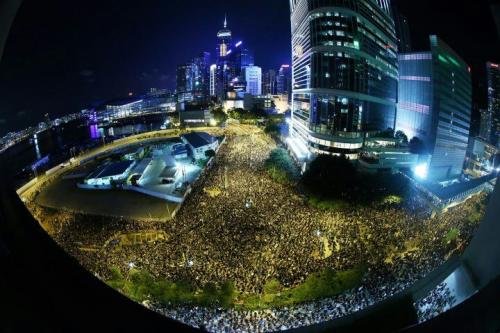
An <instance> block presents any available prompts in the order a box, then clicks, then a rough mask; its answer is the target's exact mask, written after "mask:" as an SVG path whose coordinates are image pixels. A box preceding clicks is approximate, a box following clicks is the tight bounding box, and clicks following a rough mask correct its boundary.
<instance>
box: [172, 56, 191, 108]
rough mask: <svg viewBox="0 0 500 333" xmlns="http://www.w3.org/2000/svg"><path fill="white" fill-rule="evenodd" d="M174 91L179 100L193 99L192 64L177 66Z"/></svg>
mask: <svg viewBox="0 0 500 333" xmlns="http://www.w3.org/2000/svg"><path fill="white" fill-rule="evenodd" d="M176 83H177V84H176V93H177V98H178V101H179V102H184V101H192V100H193V99H194V96H193V90H194V65H193V64H192V63H187V64H183V65H179V66H177V76H176Z"/></svg>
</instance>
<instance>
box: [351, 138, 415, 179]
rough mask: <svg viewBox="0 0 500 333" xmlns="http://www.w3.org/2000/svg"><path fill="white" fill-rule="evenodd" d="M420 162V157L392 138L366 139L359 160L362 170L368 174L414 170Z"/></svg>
mask: <svg viewBox="0 0 500 333" xmlns="http://www.w3.org/2000/svg"><path fill="white" fill-rule="evenodd" d="M418 162H419V155H417V154H412V153H411V152H410V150H409V148H408V146H405V145H401V144H399V142H398V140H397V139H392V138H369V139H366V141H365V145H364V147H363V149H362V150H361V153H360V155H359V159H358V163H359V167H360V169H361V170H363V171H368V172H379V171H390V172H397V171H399V170H401V169H413V168H414V167H415V166H416V165H417V164H418Z"/></svg>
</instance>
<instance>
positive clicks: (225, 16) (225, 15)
mask: <svg viewBox="0 0 500 333" xmlns="http://www.w3.org/2000/svg"><path fill="white" fill-rule="evenodd" d="M226 28H227V13H226V14H224V29H226Z"/></svg>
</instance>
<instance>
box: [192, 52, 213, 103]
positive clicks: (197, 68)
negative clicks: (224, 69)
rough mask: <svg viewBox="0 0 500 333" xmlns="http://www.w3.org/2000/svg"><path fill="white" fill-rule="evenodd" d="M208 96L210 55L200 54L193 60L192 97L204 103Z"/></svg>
mask: <svg viewBox="0 0 500 333" xmlns="http://www.w3.org/2000/svg"><path fill="white" fill-rule="evenodd" d="M209 94H210V53H208V52H202V53H201V54H200V55H199V56H198V57H196V58H194V60H193V95H194V98H195V100H198V101H205V100H207V98H208V96H209Z"/></svg>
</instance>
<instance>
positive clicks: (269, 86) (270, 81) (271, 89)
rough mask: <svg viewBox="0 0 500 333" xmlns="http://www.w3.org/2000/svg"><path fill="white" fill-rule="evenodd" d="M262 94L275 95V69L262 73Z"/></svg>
mask: <svg viewBox="0 0 500 333" xmlns="http://www.w3.org/2000/svg"><path fill="white" fill-rule="evenodd" d="M262 94H263V95H276V71H275V70H274V69H270V70H268V71H266V72H265V73H263V74H262Z"/></svg>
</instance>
